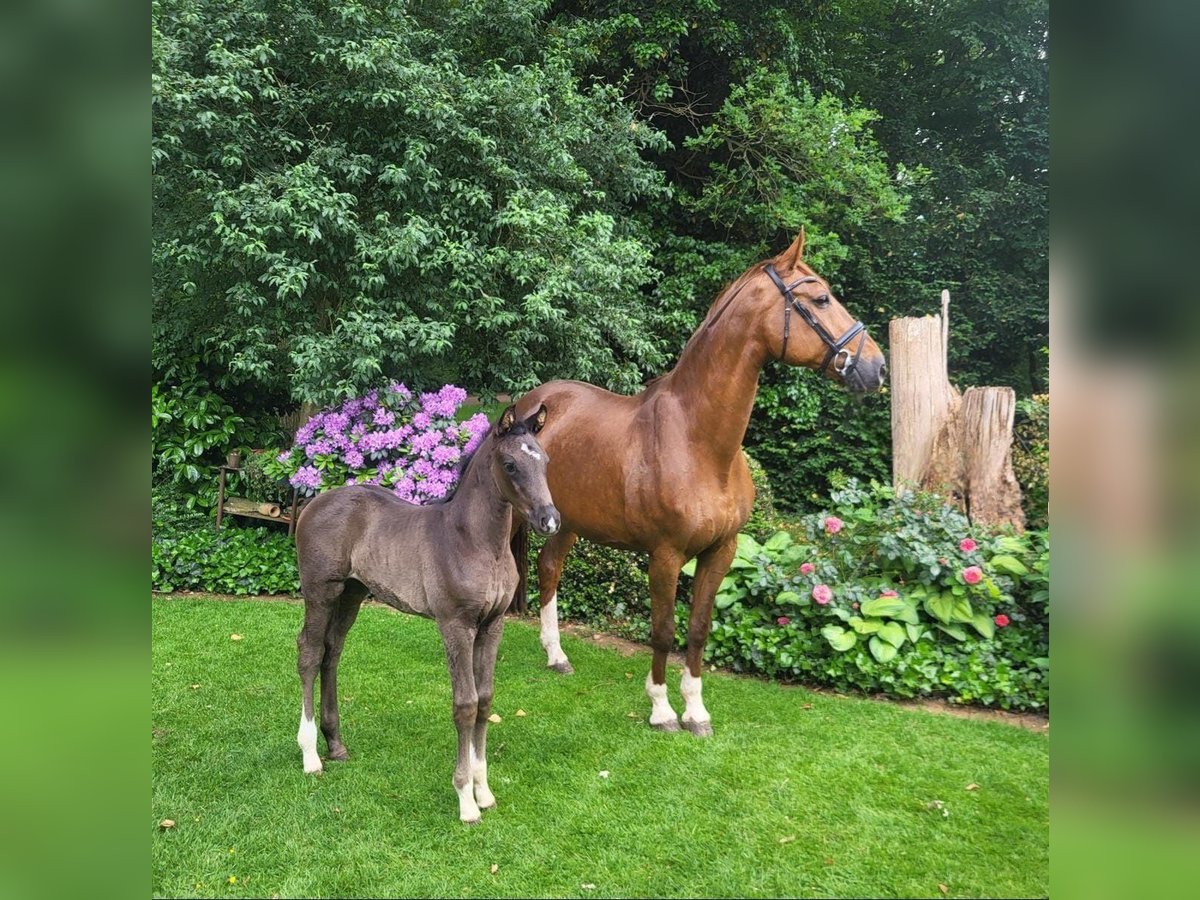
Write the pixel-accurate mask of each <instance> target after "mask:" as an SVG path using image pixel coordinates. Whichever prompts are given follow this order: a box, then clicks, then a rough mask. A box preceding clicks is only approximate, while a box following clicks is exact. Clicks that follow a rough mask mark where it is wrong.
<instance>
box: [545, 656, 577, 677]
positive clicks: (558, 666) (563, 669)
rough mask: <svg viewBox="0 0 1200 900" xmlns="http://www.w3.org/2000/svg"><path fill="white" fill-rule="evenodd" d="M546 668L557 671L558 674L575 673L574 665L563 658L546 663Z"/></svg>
mask: <svg viewBox="0 0 1200 900" xmlns="http://www.w3.org/2000/svg"><path fill="white" fill-rule="evenodd" d="M546 668H547V669H550V670H552V671H554V672H557V673H558V674H559V675H574V674H575V667H574V666H573V665H571V663H570V661H569V660H565V659H564V660H563V661H562V662H559V663H548V664H547V665H546Z"/></svg>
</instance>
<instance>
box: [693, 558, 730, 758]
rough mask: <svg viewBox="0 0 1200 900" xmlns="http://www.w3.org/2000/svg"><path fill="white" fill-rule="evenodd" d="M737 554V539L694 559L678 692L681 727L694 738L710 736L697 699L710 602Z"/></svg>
mask: <svg viewBox="0 0 1200 900" xmlns="http://www.w3.org/2000/svg"><path fill="white" fill-rule="evenodd" d="M736 550H737V536H736V535H734V536H733V537H732V538H730V539H729V540H727V541H725V542H724V543H723V544H717V545H716V546H714V547H709V548H708V549H707V550H705V551H704V552H703V553H701V554H700V555H699V556H698V557H696V581H695V583H694V585H693V586H692V612H691V615H690V616H689V617H688V646H687V667H686V668H685V669H684V670H683V679H682V681H681V682H680V685H679V690H680V693H682V694H683V702H684V704H685V705H686V708H685V709H684V711H683V727H684V728H686V729H687V730H688V731H690V732H691V733H692V734H694V735H696V737H708V736H710V735H711V734H712V733H713V729H712V718H711V717H710V716H709V714H708V710H707V709H705V708H704V700H703V699H701V696H700V671H701V669H702V668H703V666H704V645H705V643H707V641H708V633H709V631H710V629H711V628H712V611H713V600H714V599H715V598H716V594H717V588H719V587H720V586H721V580H722V579H723V578H724V577H725V573H726V572H728V571H729V564H730V563H731V562H733V554H734V552H735V551H736Z"/></svg>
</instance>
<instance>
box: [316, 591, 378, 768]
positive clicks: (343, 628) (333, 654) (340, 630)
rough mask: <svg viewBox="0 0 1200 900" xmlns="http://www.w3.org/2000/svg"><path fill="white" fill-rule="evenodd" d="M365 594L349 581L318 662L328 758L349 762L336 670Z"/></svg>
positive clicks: (327, 632)
mask: <svg viewBox="0 0 1200 900" xmlns="http://www.w3.org/2000/svg"><path fill="white" fill-rule="evenodd" d="M366 595H367V591H366V588H364V587H363V586H362V585H360V584H358V583H356V582H348V583H347V584H346V588H345V590H344V591H342V597H341V600H339V601H338V605H337V611H336V612H335V613H334V614H333V617H332V620H331V621H330V623H329V627H328V628H327V629H326V631H325V656H324V658H323V659H322V660H321V731H322V733H323V734H324V735H325V743H326V744H327V745H328V746H329V758H330V759H348V758H349V757H350V754H349V753H348V752H347V751H346V745H345V744H343V743H342V728H341V716H340V715H339V714H338V695H337V670H338V662H339V661H340V660H341V658H342V648H343V647H345V645H346V632H348V631H349V630H350V626H351V625H353V624H354V620H355V619H357V618H358V610H359V608H360V607H361V606H362V602H363V599H364V598H365V597H366Z"/></svg>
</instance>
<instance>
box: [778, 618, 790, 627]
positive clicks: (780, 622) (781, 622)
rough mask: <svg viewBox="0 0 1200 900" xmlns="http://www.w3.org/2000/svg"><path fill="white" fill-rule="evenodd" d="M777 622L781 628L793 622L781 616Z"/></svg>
mask: <svg viewBox="0 0 1200 900" xmlns="http://www.w3.org/2000/svg"><path fill="white" fill-rule="evenodd" d="M775 621H776V622H777V623H778V624H779V625H781V626H782V625H787V624H788V623H789V622H791V621H792V620H791V619H789V618H788V617H787V616H780V617H779V618H778V619H776V620H775Z"/></svg>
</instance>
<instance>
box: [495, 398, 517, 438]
mask: <svg viewBox="0 0 1200 900" xmlns="http://www.w3.org/2000/svg"><path fill="white" fill-rule="evenodd" d="M516 421H517V407H516V406H515V405H513V406H510V407H509V408H508V409H506V410H505V411H504V412H502V413H501V414H500V418H499V419H497V420H496V434H499V435H505V434H508V432H509V429H510V428H512V427H513V425H514V424H515V423H516Z"/></svg>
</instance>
